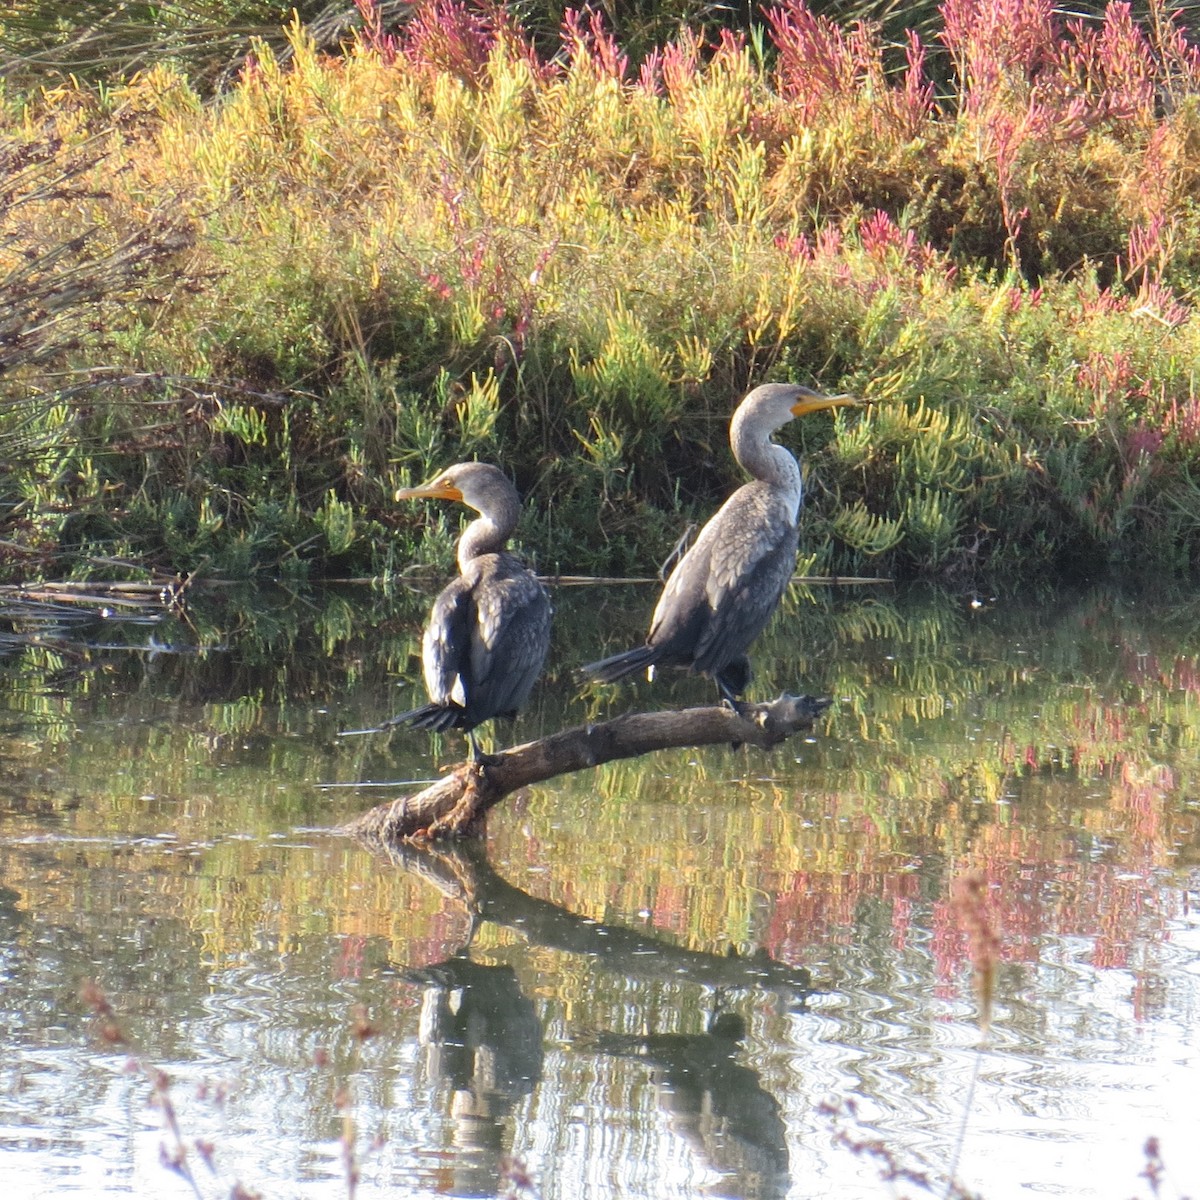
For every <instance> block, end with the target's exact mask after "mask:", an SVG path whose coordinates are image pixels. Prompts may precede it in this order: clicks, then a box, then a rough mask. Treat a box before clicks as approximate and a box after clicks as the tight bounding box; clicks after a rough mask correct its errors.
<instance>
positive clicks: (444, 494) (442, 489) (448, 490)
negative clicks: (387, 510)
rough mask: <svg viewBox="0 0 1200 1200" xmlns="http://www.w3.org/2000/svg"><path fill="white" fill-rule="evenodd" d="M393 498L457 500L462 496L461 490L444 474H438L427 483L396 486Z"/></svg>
mask: <svg viewBox="0 0 1200 1200" xmlns="http://www.w3.org/2000/svg"><path fill="white" fill-rule="evenodd" d="M392 498H393V499H394V500H459V501H461V500H462V498H463V494H462V492H461V491H460V490H459V489H458V488H456V487H455V486H454V484H453V483H451V482H450V481H449V480H447V479H446V478H445V477H444V476H442V475H439V476H438V477H437V478H436V479H431V480H430V481H429V482H428V483H422V484H419V485H418V486H417V487H411V488H398V489H397V490H396V494H395V496H393V497H392Z"/></svg>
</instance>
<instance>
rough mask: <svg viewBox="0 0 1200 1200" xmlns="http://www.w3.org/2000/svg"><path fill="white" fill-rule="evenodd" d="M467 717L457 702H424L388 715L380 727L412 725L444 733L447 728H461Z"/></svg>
mask: <svg viewBox="0 0 1200 1200" xmlns="http://www.w3.org/2000/svg"><path fill="white" fill-rule="evenodd" d="M465 717H466V713H465V712H464V711H463V710H462V709H461V708H459V707H458V705H457V704H422V705H421V707H420V708H414V709H411V710H409V711H408V712H406V713H400V714H399V715H398V716H395V717H388V719H387V720H386V721H384V723H383V724H382V725H381V726H380V729H390V728H391V727H392V726H393V725H411V726H412V727H413V728H414V729H432V730H433V731H434V732H435V733H442V732H444V731H445V730H447V729H461V728H462V727H463V725H464V723H465Z"/></svg>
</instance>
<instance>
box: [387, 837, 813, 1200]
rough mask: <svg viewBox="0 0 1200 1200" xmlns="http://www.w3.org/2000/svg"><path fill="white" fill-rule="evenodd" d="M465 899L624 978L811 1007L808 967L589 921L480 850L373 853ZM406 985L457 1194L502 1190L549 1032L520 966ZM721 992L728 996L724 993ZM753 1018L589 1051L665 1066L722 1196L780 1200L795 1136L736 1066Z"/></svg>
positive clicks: (669, 1096) (756, 1082)
mask: <svg viewBox="0 0 1200 1200" xmlns="http://www.w3.org/2000/svg"><path fill="white" fill-rule="evenodd" d="M376 849H378V851H379V852H380V853H382V854H384V855H386V856H387V857H388V858H390V859H391V860H392V861H395V862H397V863H398V864H399V865H401V866H403V867H406V868H408V869H409V870H412V871H414V872H416V873H418V874H420V875H421V876H422V877H424V878H426V879H429V880H430V881H432V882H434V883H435V884H436V885H437V886H438V887H439V888H440V889H441V890H442V891H443V892H445V893H446V894H448V895H451V896H453V897H454V898H456V899H457V900H459V901H460V902H461V903H462V904H464V905H465V906H466V907H467V908H468V910H469V911H470V913H471V917H472V922H473V929H475V930H477V929H478V927H479V925H480V924H482V923H483V922H484V921H492V922H495V923H497V924H500V925H506V926H509V927H511V928H515V929H519V930H520V931H521V933H522V934H524V935H525V937H527V938H528V939H529V941H530V942H531V943H534V944H536V945H540V946H543V947H546V948H552V949H556V950H567V951H569V952H571V953H575V954H586V955H589V956H592V957H594V958H596V959H598V960H599V961H600V962H601V963H602V965H603V967H604V969H605V970H607V971H611V972H614V973H615V974H617V975H619V976H620V977H622V978H626V979H628V978H664V977H674V978H687V979H688V980H689V981H690V982H692V983H703V984H705V985H707V986H709V987H713V988H736V987H739V986H740V987H760V988H769V989H772V990H773V991H774V992H775V993H776V994H777V995H780V996H781V997H783V998H785V999H786V1000H787V1001H789V1002H790V1004H791V1007H792V1009H793V1011H801V1010H802V1008H803V1004H804V999H805V997H806V996H807V994H808V993H809V991H810V990H811V988H810V980H809V975H808V972H807V971H805V970H804V969H803V968H794V967H790V966H788V965H787V964H784V963H778V962H774V961H772V960H771V959H770V958H769V956H767V955H759V956H756V957H755V958H753V959H748V958H741V957H739V956H737V955H714V954H705V953H702V952H698V951H689V950H683V949H681V948H680V947H678V946H675V945H672V944H671V943H670V942H668V941H667V940H665V939H663V938H655V937H648V936H646V935H644V934H638V933H635V932H634V931H632V930H629V929H626V928H623V927H621V926H617V925H611V924H607V923H601V922H597V921H592V920H588V919H587V918H585V917H581V916H580V915H579V914H577V913H573V912H570V911H569V910H567V909H565V908H562V907H561V906H559V905H554V904H549V903H547V902H546V901H544V900H539V899H537V898H536V897H533V896H530V895H528V894H527V893H525V892H523V891H521V890H520V889H519V888H515V887H513V886H511V885H510V884H508V883H506V882H505V881H504V880H503V879H501V878H500V876H499V875H498V874H497V873H496V871H495V869H494V868H493V867H492V865H491V863H490V862H489V861H488V859H487V856H486V851H485V849H484V847H483V845H482V843H473V842H468V843H466V844H464V845H450V846H441V847H437V848H432V847H408V846H404V847H382V846H380V847H376ZM401 976H402V978H404V979H405V980H406V981H408V982H411V983H416V984H419V985H421V986H423V987H424V988H425V992H424V1001H423V1007H422V1018H421V1037H422V1041H423V1042H425V1044H427V1045H428V1046H429V1047H430V1051H431V1053H430V1064H431V1071H432V1073H433V1074H435V1075H438V1076H440V1077H443V1078H445V1079H447V1080H448V1081H449V1082H450V1084H451V1086H452V1088H453V1092H454V1094H453V1101H452V1113H453V1116H454V1119H455V1129H456V1147H457V1148H458V1149H461V1150H464V1151H468V1152H470V1153H468V1154H467V1155H465V1156H463V1157H462V1158H456V1165H458V1166H461V1171H460V1173H458V1174H456V1176H455V1181H454V1189H455V1190H454V1194H455V1195H463V1196H482V1195H491V1194H493V1193H494V1191H495V1189H496V1186H497V1184H498V1182H499V1180H500V1176H501V1170H502V1167H503V1163H504V1152H505V1137H504V1133H503V1126H502V1122H503V1120H504V1118H505V1117H507V1116H508V1113H509V1111H510V1109H511V1105H512V1101H513V1100H514V1099H516V1098H518V1097H521V1096H524V1095H525V1094H527V1093H528V1092H529V1091H531V1090H532V1088H533V1085H534V1083H536V1082H537V1081H538V1080H539V1079H540V1078H541V1069H542V1046H541V1036H542V1028H541V1025H540V1023H539V1021H538V1019H537V1017H536V1015H535V1013H534V1008H533V1005H532V1004H531V1003H530V1002H529V1000H528V999H526V997H525V996H524V995H523V994H522V993H521V990H520V987H519V985H518V983H517V979H516V976H515V974H514V973H513V971H512V970H511V968H509V967H506V966H492V967H487V966H479V965H477V964H475V963H473V962H471V961H470V959H469V958H467V957H466V956H465V953H464V954H460V955H456V956H455V957H454V958H452V959H449V960H447V961H446V962H443V963H439V964H437V965H435V966H432V967H426V968H421V969H405V970H402V971H401ZM718 994H719V993H718ZM745 1036H746V1021H745V1018H743V1017H742V1016H740V1015H739V1014H737V1013H735V1012H728V1011H716V1012H714V1014H713V1017H712V1020H711V1022H710V1024H709V1027H708V1030H707V1031H706V1032H705V1033H702V1034H696V1035H688V1034H679V1033H666V1034H637V1035H629V1034H619V1033H609V1032H586V1033H582V1034H580V1035H579V1036H578V1037H577V1038H576V1039H575V1047H576V1049H577V1051H578V1052H579V1053H582V1054H588V1053H595V1054H602V1055H611V1056H614V1057H623V1058H634V1059H638V1060H641V1061H645V1062H648V1063H650V1064H652V1065H653V1067H654V1068H655V1077H656V1081H657V1083H658V1088H659V1102H660V1104H661V1105H662V1107H663V1109H664V1111H665V1112H667V1113H668V1114H669V1115H670V1117H671V1127H672V1129H674V1131H675V1132H676V1133H677V1134H679V1135H680V1136H682V1137H683V1138H684V1139H686V1141H687V1142H688V1143H689V1144H690V1145H691V1146H692V1148H693V1149H694V1150H695V1152H696V1153H697V1155H698V1156H699V1157H700V1159H701V1161H703V1162H704V1163H706V1164H707V1165H708V1167H709V1168H710V1169H712V1170H713V1171H715V1172H717V1173H718V1174H719V1175H720V1176H721V1178H722V1180H723V1184H722V1186H721V1189H720V1190H718V1191H716V1192H715V1193H714V1194H717V1195H722V1196H731V1197H756V1198H758V1197H761V1198H769V1197H779V1196H783V1195H785V1194H786V1192H787V1187H788V1175H787V1168H788V1157H787V1147H786V1131H785V1129H784V1125H783V1121H782V1119H781V1117H780V1110H779V1102H778V1101H777V1100H776V1099H775V1098H774V1096H772V1095H771V1094H770V1093H769V1092H768V1091H766V1090H765V1089H764V1087H763V1085H762V1082H761V1080H760V1078H759V1076H758V1074H757V1072H755V1071H753V1070H751V1069H750V1068H749V1067H746V1066H743V1065H741V1064H740V1063H738V1062H737V1055H738V1053H739V1051H740V1050H741V1048H742V1043H743V1041H744V1039H745Z"/></svg>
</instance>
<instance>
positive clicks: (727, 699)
mask: <svg viewBox="0 0 1200 1200" xmlns="http://www.w3.org/2000/svg"><path fill="white" fill-rule="evenodd" d="M717 690H718V691H719V692H720V693H721V703H722V704H723V705H724V706H725V707H726V708H727V709H729V711H730V712H732V713H734V714H735V715H736V716H739V717H740V716H741V715H742V713H743V712H744V711H745V706H744V705H743V704H742V702H741V701H740V700H739V699H738V698H737V693H736V692H735V691H734V690H733V689H732V688H731V687H730V686H729V685H728V684H727V683H726V682H725V680H724V679H722V678H721V677H720V676H717Z"/></svg>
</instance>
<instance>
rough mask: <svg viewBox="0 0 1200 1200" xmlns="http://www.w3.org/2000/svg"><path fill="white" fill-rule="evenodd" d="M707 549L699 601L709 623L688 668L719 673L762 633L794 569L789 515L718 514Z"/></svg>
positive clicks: (761, 511) (763, 511)
mask: <svg viewBox="0 0 1200 1200" xmlns="http://www.w3.org/2000/svg"><path fill="white" fill-rule="evenodd" d="M724 516H725V518H726V519H724V520H723V521H722V522H721V523H720V525H719V526H718V527H717V528H716V529H715V530H714V532H713V537H712V539H711V543H710V545H709V548H708V576H707V580H706V584H705V598H706V600H707V607H708V612H709V618H708V620H707V622H705V624H704V627H703V629H702V630H701V631H700V634H699V637H698V638H697V641H696V647H695V650H694V652H693V657H692V665H693V667H694V668H695V670H697V671H702V672H703V671H713V670H720V668H721V667H723V666H725V665H726V664H727V663H729V662H731V661H732V660H733V659H735V658H737V657H739V656H740V655H742V654H744V653H745V652H746V650H747V648H748V647H749V645H750V643H751V642H753V641H754V639H755V638H756V637H757V636H758V635H759V634H760V633H761V632H762V631H763V629H764V628H765V626H766V624H767V622H768V621H769V620H770V619H771V614H772V613H773V612H774V611H775V609H776V607H777V606H778V604H779V600H780V597H781V596H782V595H783V593H784V590H785V589H786V587H787V584H788V580H789V579H791V577H792V573H793V571H794V570H795V567H796V549H797V545H798V542H799V534H798V532H797V529H796V523H795V521H794V520H792V519H791V517H790V514H789V513H787V512H785V511H783V510H781V509H778V508H776V507H773V506H766V507H763V506H761V505H757V504H756V505H753V506H750V505H743V506H740V508H739V509H738V510H735V511H732V512H729V513H726V514H724Z"/></svg>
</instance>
